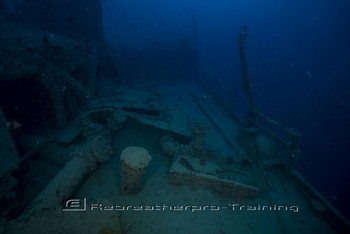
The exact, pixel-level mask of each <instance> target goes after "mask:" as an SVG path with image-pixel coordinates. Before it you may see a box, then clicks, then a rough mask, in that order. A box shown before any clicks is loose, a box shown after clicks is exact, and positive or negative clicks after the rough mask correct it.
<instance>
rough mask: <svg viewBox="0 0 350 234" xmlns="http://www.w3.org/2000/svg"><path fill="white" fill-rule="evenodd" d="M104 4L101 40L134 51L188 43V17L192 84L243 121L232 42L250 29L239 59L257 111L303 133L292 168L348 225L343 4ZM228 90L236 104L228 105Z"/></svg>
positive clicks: (348, 28) (349, 56) (348, 62)
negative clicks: (193, 54) (206, 88)
mask: <svg viewBox="0 0 350 234" xmlns="http://www.w3.org/2000/svg"><path fill="white" fill-rule="evenodd" d="M103 3H104V9H103V10H104V32H105V37H106V40H107V41H108V42H109V43H110V44H111V45H114V46H117V45H124V46H129V47H132V48H136V49H141V48H143V47H145V46H147V45H149V44H151V43H154V42H156V43H164V44H167V45H169V44H171V43H175V42H176V41H178V40H181V39H182V38H191V39H194V37H195V36H194V28H193V21H192V15H191V12H194V15H195V20H196V28H197V33H198V54H199V58H198V59H199V64H198V68H199V79H201V80H202V81H203V82H204V83H205V82H206V83H208V82H209V81H210V82H215V83H216V86H217V87H219V90H211V91H212V93H213V94H214V95H216V96H217V97H220V98H221V99H222V100H223V102H224V103H229V105H231V106H230V108H232V109H233V110H234V111H236V112H238V113H239V114H240V115H241V116H244V115H245V106H246V100H245V97H244V96H243V92H242V90H241V71H240V65H239V56H238V43H237V37H238V33H239V29H240V27H241V26H242V25H247V26H248V37H247V41H246V51H247V59H248V68H249V75H250V79H251V82H252V84H253V87H252V91H253V94H254V98H255V102H256V107H257V108H258V109H259V110H260V111H262V112H263V113H265V114H267V115H269V116H271V117H272V118H274V119H275V120H277V121H279V122H281V123H283V124H284V125H285V126H288V127H291V128H293V129H295V130H296V131H298V132H299V133H301V134H302V141H301V156H300V158H299V161H298V163H297V165H296V167H297V168H298V170H299V171H301V172H302V174H303V175H304V176H305V177H306V178H307V180H309V181H310V182H311V183H312V184H313V185H314V186H315V187H316V188H317V189H318V190H320V191H321V192H322V193H323V194H324V195H325V196H326V197H327V198H328V199H329V200H330V201H331V202H332V203H333V204H335V205H336V207H338V208H339V209H340V210H341V211H342V212H343V213H344V214H345V215H346V216H347V217H350V214H349V211H347V209H348V208H349V207H350V206H349V202H348V197H350V193H349V188H348V181H349V180H350V173H349V169H348V167H349V165H350V157H349V156H350V144H349V140H348V139H349V133H350V127H349V126H350V124H349V120H350V119H349V117H350V114H349V111H348V110H349V109H350V108H349V106H350V95H349V93H348V92H349V91H348V90H349V88H350V43H349V42H350V14H349V12H350V2H349V1H346V0H337V1H330V0H309V1H295V0H278V1H277V0H265V1H258V0H235V1H232V0H220V1H214V0H213V1H210V0H177V1H170V0H167V1H165V0H148V1H143V0H133V1H127V0H118V1H116V0H115V1H113V0H106V1H103ZM179 59H180V60H181V59H185V58H181V57H179ZM189 82H190V81H189ZM209 85H210V84H209ZM230 90H233V93H234V95H233V103H232V102H230V100H228V97H229V95H228V93H229V92H230ZM231 92H232V91H231ZM230 97H231V96H230Z"/></svg>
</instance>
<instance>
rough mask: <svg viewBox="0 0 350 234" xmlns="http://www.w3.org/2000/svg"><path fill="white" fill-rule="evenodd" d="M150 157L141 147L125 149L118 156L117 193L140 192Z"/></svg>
mask: <svg viewBox="0 0 350 234" xmlns="http://www.w3.org/2000/svg"><path fill="white" fill-rule="evenodd" d="M151 159H152V157H151V155H150V154H149V153H148V151H147V150H146V149H144V148H141V147H127V148H125V149H124V150H123V152H122V153H121V155H120V160H121V171H120V185H119V191H120V193H121V194H122V195H128V194H133V193H137V192H138V191H140V190H141V186H142V182H143V176H144V174H145V172H146V168H147V166H148V164H149V162H150V161H151Z"/></svg>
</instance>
